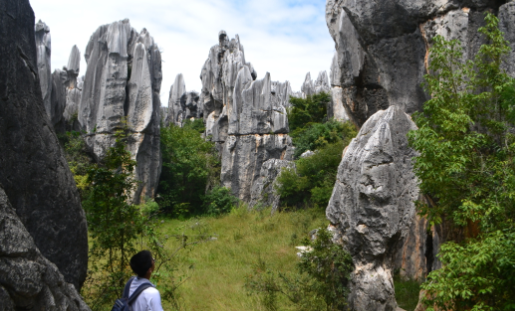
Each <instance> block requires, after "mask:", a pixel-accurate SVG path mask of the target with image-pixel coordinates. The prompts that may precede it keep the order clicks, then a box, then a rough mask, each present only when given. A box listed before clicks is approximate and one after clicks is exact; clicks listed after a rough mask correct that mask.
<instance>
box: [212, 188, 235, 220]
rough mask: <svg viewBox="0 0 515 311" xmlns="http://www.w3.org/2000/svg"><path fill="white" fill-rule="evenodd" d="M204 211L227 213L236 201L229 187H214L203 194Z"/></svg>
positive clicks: (217, 214) (214, 213) (218, 213)
mask: <svg viewBox="0 0 515 311" xmlns="http://www.w3.org/2000/svg"><path fill="white" fill-rule="evenodd" d="M204 201H205V205H206V213H207V214H208V215H211V216H219V215H223V214H227V213H229V212H230V211H231V210H232V208H233V207H234V206H235V205H236V204H237V203H238V199H237V198H236V197H234V196H233V195H232V193H231V189H228V188H225V187H215V188H213V189H212V190H211V191H210V192H209V193H208V194H207V195H206V196H205V199H204Z"/></svg>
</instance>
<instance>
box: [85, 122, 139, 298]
mask: <svg viewBox="0 0 515 311" xmlns="http://www.w3.org/2000/svg"><path fill="white" fill-rule="evenodd" d="M126 137H127V135H126V133H125V131H119V132H117V134H116V143H115V145H114V146H113V147H111V148H110V149H109V150H108V151H107V154H106V156H105V158H104V159H103V161H102V163H100V164H99V165H98V166H97V167H92V168H90V169H89V170H88V183H89V184H91V189H90V191H89V195H88V197H87V199H86V200H85V201H83V207H84V210H85V212H86V218H87V221H88V231H89V235H90V237H91V240H90V241H91V243H90V259H92V260H90V270H91V271H93V272H95V271H102V272H103V275H102V277H101V278H100V279H99V280H96V283H97V285H98V286H99V287H100V288H101V289H99V291H98V294H99V295H98V300H96V301H95V304H94V305H97V304H103V303H105V302H106V301H111V300H113V298H114V297H117V296H118V293H119V292H120V290H121V289H122V288H123V285H124V284H125V281H126V280H127V279H128V278H129V276H130V273H131V272H130V270H129V269H128V262H129V259H130V256H131V255H132V254H134V252H135V248H134V243H135V241H136V239H137V238H138V236H139V235H140V234H142V232H143V229H144V217H142V214H141V211H140V209H139V208H138V207H137V206H135V205H131V204H130V203H129V201H130V197H129V195H130V194H131V192H132V191H133V189H134V187H135V185H136V181H135V180H134V179H133V177H132V175H133V171H134V167H135V165H136V161H134V160H132V159H131V154H130V153H129V152H128V151H127V150H126V149H125V146H126ZM101 259H103V260H101ZM113 301H114V300H113Z"/></svg>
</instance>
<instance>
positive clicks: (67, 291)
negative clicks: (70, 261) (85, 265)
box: [0, 187, 90, 311]
mask: <svg viewBox="0 0 515 311" xmlns="http://www.w3.org/2000/svg"><path fill="white" fill-rule="evenodd" d="M0 226H1V228H2V230H1V231H0V310H2V311H14V310H34V311H47V310H56V311H89V310H90V309H89V308H88V306H87V305H86V304H85V303H84V302H83V301H82V298H81V297H80V295H79V293H78V292H77V290H76V288H75V287H74V286H73V285H72V284H69V283H67V282H66V281H65V279H64V277H63V275H62V274H61V273H60V272H59V269H58V268H57V266H56V265H55V264H53V263H52V262H51V261H50V260H48V259H46V258H45V257H44V256H43V255H42V254H41V252H40V251H39V249H38V248H37V247H36V244H35V243H34V239H33V238H32V236H31V235H30V233H29V232H28V231H27V229H26V228H25V226H24V224H23V223H22V221H21V220H20V218H19V217H18V215H16V212H15V210H14V209H13V207H12V206H11V204H10V202H9V199H8V197H7V195H6V194H5V192H4V190H3V189H2V188H1V187H0Z"/></svg>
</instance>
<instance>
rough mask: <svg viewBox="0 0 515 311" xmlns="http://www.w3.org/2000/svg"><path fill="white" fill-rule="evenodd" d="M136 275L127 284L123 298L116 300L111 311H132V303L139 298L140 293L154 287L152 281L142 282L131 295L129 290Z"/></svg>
mask: <svg viewBox="0 0 515 311" xmlns="http://www.w3.org/2000/svg"><path fill="white" fill-rule="evenodd" d="M135 278H136V277H135V276H133V277H132V278H130V279H129V281H128V282H127V284H125V288H124V289H123V295H122V298H119V299H116V301H115V302H114V306H113V308H112V309H111V311H132V307H131V305H132V303H133V302H134V301H135V300H136V299H137V298H138V296H139V294H141V293H142V292H143V291H144V290H145V289H147V288H149V287H154V285H152V284H151V283H144V284H141V285H140V286H139V287H138V288H137V289H136V290H135V291H134V293H132V295H131V296H130V297H129V290H130V288H131V284H132V281H134V279H135Z"/></svg>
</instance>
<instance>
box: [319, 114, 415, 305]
mask: <svg viewBox="0 0 515 311" xmlns="http://www.w3.org/2000/svg"><path fill="white" fill-rule="evenodd" d="M414 129H416V126H415V124H414V123H413V121H411V118H410V116H409V115H407V114H406V113H404V111H403V109H402V107H400V106H391V107H390V108H388V109H387V110H380V111H378V112H377V113H375V114H374V115H373V116H372V117H370V118H369V119H368V120H367V121H366V122H365V124H364V125H363V127H362V128H361V130H360V132H359V134H358V136H357V137H356V138H355V139H353V140H352V142H351V144H350V145H349V147H348V148H347V149H346V151H345V154H344V157H343V159H342V162H341V163H340V166H339V167H338V175H337V181H336V184H335V188H334V190H333V194H332V197H331V200H330V201H329V205H328V207H327V211H326V214H327V217H328V218H329V220H330V221H331V224H332V225H333V226H335V227H336V228H337V233H338V234H339V235H341V241H342V243H343V245H344V246H345V248H346V249H347V250H348V251H349V252H350V253H351V255H352V258H353V261H354V264H355V270H354V272H353V273H352V280H351V284H350V287H351V293H350V296H349V306H350V308H351V310H356V311H361V310H362V311H366V310H367V311H368V310H395V308H396V307H397V303H396V301H395V291H394V288H393V270H394V268H395V263H394V259H395V255H396V253H397V249H398V248H399V246H402V244H403V242H404V240H405V238H406V237H407V235H408V231H409V229H410V226H411V223H412V220H413V218H414V216H415V214H416V212H415V203H414V202H415V200H416V199H417V198H418V195H419V189H418V181H417V179H416V177H415V174H414V173H413V168H412V164H411V161H412V160H411V159H412V157H413V156H415V152H414V151H413V150H411V149H410V148H409V146H408V140H407V137H406V134H407V133H408V131H410V130H414Z"/></svg>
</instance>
